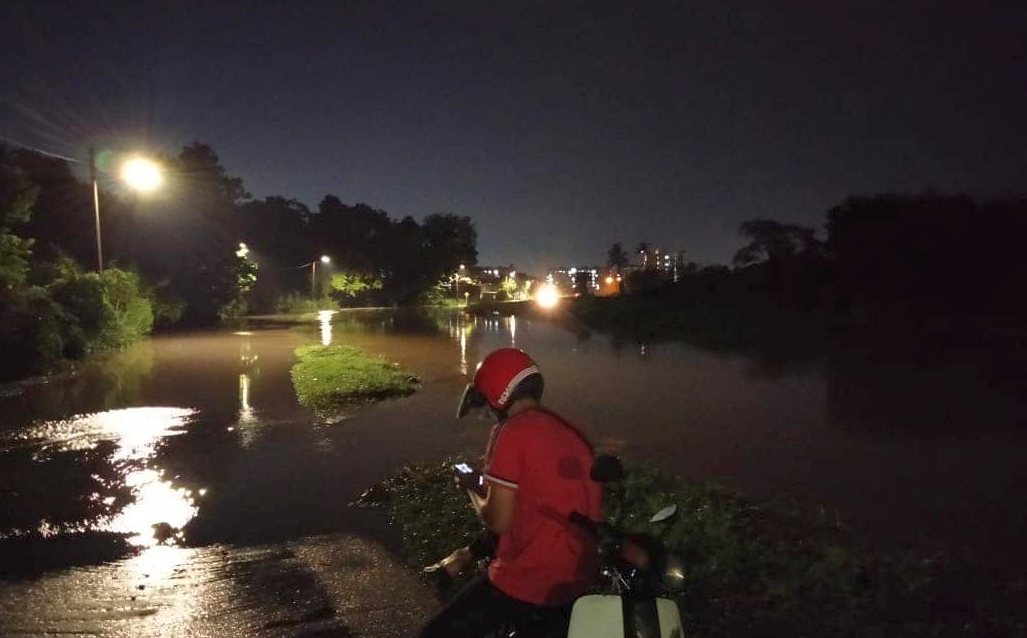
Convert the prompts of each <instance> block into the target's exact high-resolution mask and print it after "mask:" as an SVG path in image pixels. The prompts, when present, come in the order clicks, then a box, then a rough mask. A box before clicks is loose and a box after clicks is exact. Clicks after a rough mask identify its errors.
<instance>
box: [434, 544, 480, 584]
mask: <svg viewBox="0 0 1027 638" xmlns="http://www.w3.org/2000/svg"><path fill="white" fill-rule="evenodd" d="M473 562H474V555H473V554H472V553H471V548H470V547H461V548H460V549H456V550H453V552H452V553H451V554H450V555H449V556H446V557H445V558H443V559H442V560H440V561H439V562H437V563H435V564H434V565H428V566H427V567H425V568H424V570H423V571H424V573H426V574H435V573H439V572H443V573H445V575H446V576H448V577H449V578H450V579H453V578H456V577H457V576H459V575H460V572H462V571H464V570H465V569H467V567H468V566H470V564H471V563H473Z"/></svg>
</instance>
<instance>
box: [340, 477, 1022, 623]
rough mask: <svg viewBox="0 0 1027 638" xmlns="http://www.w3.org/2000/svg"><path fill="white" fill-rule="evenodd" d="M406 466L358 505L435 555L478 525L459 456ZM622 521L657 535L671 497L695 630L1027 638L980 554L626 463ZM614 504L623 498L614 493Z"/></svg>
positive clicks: (1007, 591) (684, 608)
mask: <svg viewBox="0 0 1027 638" xmlns="http://www.w3.org/2000/svg"><path fill="white" fill-rule="evenodd" d="M457 461H458V460H456V459H449V460H447V461H446V462H443V463H440V464H432V465H417V466H410V467H406V468H403V470H401V471H400V472H399V473H398V474H396V475H395V476H392V477H390V478H387V479H386V480H384V481H382V483H380V484H379V485H377V486H375V487H374V488H372V489H370V490H368V491H367V492H365V493H364V495H362V496H361V497H360V498H359V499H357V500H356V501H355V502H354V503H352V504H351V505H354V506H364V507H377V506H380V507H386V508H387V509H388V510H389V513H390V516H391V519H392V521H393V523H394V524H396V525H398V526H399V527H400V529H401V532H402V536H403V541H404V547H405V551H406V554H407V556H406V557H407V559H408V560H409V561H410V562H411V564H412V565H414V566H423V565H426V564H429V563H433V562H435V561H436V560H438V559H439V558H441V557H442V556H445V555H446V554H448V553H449V552H450V551H451V550H452V549H454V548H456V547H459V546H462V545H464V544H466V543H467V542H468V540H469V539H471V538H472V537H473V536H474V535H475V534H476V533H477V532H478V530H479V529H480V523H479V522H478V521H477V520H476V518H475V516H474V515H473V513H472V512H471V510H470V507H469V506H468V504H467V499H466V496H465V495H464V494H463V493H461V492H459V491H458V490H456V489H454V486H453V482H452V473H451V470H450V468H451V464H452V463H453V462H457ZM625 467H626V471H627V478H626V479H625V481H624V492H623V502H624V516H623V518H622V526H623V527H625V528H626V529H628V530H631V531H640V532H649V533H656V532H657V530H655V529H650V525H649V523H648V519H649V517H650V516H651V515H652V514H653V513H655V512H656V511H657V510H659V509H660V508H662V507H663V506H665V505H668V504H670V503H676V504H677V505H678V509H679V515H678V517H677V519H676V520H675V521H674V522H673V523H672V524H671V525H670V527H669V528H668V529H666V531H665V532H664V536H663V538H664V540H665V542H666V543H667V545H668V546H669V547H670V548H671V549H672V551H674V552H675V553H677V554H678V555H679V556H681V557H682V558H683V559H684V561H685V567H686V573H687V576H686V578H687V585H686V588H685V590H684V592H682V593H681V595H680V596H679V598H678V604H679V607H680V609H681V612H682V615H683V618H684V619H685V621H686V623H687V625H688V631H686V634H687V635H689V636H706V637H720V636H724V637H727V636H731V637H735V638H737V637H739V636H746V637H748V636H775V635H776V636H787V635H793V636H796V635H797V636H825V637H826V636H895V635H902V636H964V637H965V636H982V637H983V636H1022V635H1024V624H1023V623H1024V618H1023V612H1021V611H1019V607H1018V603H1017V602H1016V601H1017V600H1018V599H1019V595H1022V594H1019V593H1018V590H1017V589H1016V586H1015V584H1013V583H1009V584H1008V585H1007V586H1005V587H1003V586H1002V585H1001V584H999V583H997V582H995V581H993V580H990V579H988V578H982V574H980V573H979V570H977V569H975V567H974V566H973V565H970V564H957V562H956V561H952V560H951V559H950V560H948V561H938V560H925V559H923V558H922V557H914V556H903V557H895V556H883V555H879V554H875V553H873V552H870V551H866V550H861V549H858V548H857V547H856V545H855V543H853V542H852V541H851V539H848V538H847V537H846V535H845V532H844V530H841V529H839V528H838V526H837V524H836V523H835V522H834V521H833V520H832V519H831V517H828V516H822V515H820V514H813V515H798V514H796V513H794V512H793V513H783V512H778V511H774V510H770V509H765V508H762V507H760V506H757V505H755V504H752V503H749V502H747V501H745V500H744V499H742V498H740V497H738V496H737V495H735V494H732V493H730V492H728V491H726V490H724V489H721V488H718V487H715V486H711V485H707V484H700V483H694V482H690V481H686V480H683V479H679V478H672V477H668V476H666V475H664V474H661V473H660V472H658V471H657V470H655V469H654V468H653V467H651V466H649V465H646V464H640V463H625ZM605 506H606V508H607V510H608V511H615V510H616V508H617V507H618V503H617V499H616V498H615V496H614V495H613V494H611V493H608V494H607V495H606V500H605Z"/></svg>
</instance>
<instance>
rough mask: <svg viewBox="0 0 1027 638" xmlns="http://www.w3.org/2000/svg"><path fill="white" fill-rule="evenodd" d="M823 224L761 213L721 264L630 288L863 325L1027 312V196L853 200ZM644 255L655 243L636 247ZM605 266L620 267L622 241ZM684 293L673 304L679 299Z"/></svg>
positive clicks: (637, 277) (634, 276) (651, 273)
mask: <svg viewBox="0 0 1027 638" xmlns="http://www.w3.org/2000/svg"><path fill="white" fill-rule="evenodd" d="M825 229H826V237H824V238H823V239H822V238H821V237H820V236H818V235H819V233H818V231H817V229H816V228H814V227H812V226H804V225H798V224H790V223H784V222H780V221H777V220H773V219H767V218H755V219H750V220H747V221H745V222H743V223H742V224H741V225H740V227H739V229H738V232H739V234H740V235H741V236H742V237H744V238H745V240H746V242H747V243H746V244H745V245H744V246H742V248H740V249H739V250H738V251H737V252H736V253H735V256H734V259H733V260H732V266H733V268H729V267H727V266H723V265H714V266H707V267H705V268H700V267H699V266H698V265H697V264H694V263H688V264H685V265H684V268H682V269H681V271H680V273H679V281H678V282H677V283H676V284H672V283H671V282H669V281H667V276H666V274H665V273H661V272H658V271H656V270H654V269H652V268H649V269H645V268H643V269H641V270H638V271H635V272H632V273H631V274H630V275H629V276H628V277H627V278H626V283H625V292H626V293H628V294H632V293H640V294H657V295H658V296H662V297H663V298H664V300H665V301H666V302H667V303H677V302H679V303H680V304H686V305H687V304H695V303H703V304H707V305H710V306H715V307H722V308H723V307H734V308H737V309H739V310H740V311H742V312H747V313H759V312H763V313H766V314H768V315H769V314H772V312H773V310H774V309H783V310H786V311H788V312H794V311H801V312H818V313H827V314H831V315H834V316H836V317H849V318H852V319H855V320H858V321H873V322H879V323H886V322H887V321H889V320H895V319H898V318H912V319H916V318H935V319H945V320H951V319H960V320H962V319H966V320H969V321H977V322H979V321H980V320H991V321H997V322H1006V321H1008V320H1011V319H1017V318H1019V319H1023V318H1024V317H1025V316H1027V304H1025V303H1024V301H1023V296H1022V293H1021V292H1020V288H1021V287H1022V285H1023V284H1022V282H1024V281H1027V260H1024V259H1023V258H1022V257H1021V253H1020V244H1021V243H1022V241H1023V238H1024V237H1025V236H1027V199H1024V198H1016V197H1007V198H994V199H987V200H984V199H974V198H971V197H969V196H966V195H946V194H938V193H924V194H918V195H903V194H880V195H870V196H853V197H848V198H846V199H845V200H844V201H842V202H840V203H839V204H837V205H835V206H833V207H831V208H830V209H829V210H828V211H827V214H826V223H825ZM639 246H640V248H639V250H640V251H642V252H643V254H644V251H645V248H646V247H647V246H648V244H645V243H642V244H639ZM608 254H609V259H608V265H609V266H610V267H611V268H623V267H624V266H626V265H627V255H626V253H625V252H624V251H623V249H622V247H621V245H620V244H614V246H613V247H611V249H610V251H609V253H608ZM674 300H676V302H675V301H674Z"/></svg>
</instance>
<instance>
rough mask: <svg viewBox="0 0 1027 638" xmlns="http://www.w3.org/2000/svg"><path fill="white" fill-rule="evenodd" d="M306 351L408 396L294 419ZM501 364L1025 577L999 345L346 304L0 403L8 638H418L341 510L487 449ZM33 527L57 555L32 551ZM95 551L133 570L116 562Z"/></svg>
mask: <svg viewBox="0 0 1027 638" xmlns="http://www.w3.org/2000/svg"><path fill="white" fill-rule="evenodd" d="M317 342H321V343H349V344H354V345H357V346H359V347H361V348H364V349H365V350H367V351H369V352H375V353H380V354H383V355H384V356H386V357H388V358H389V359H391V360H394V361H398V362H400V363H401V364H402V365H403V366H404V367H406V368H408V369H410V370H412V371H414V372H415V373H416V374H417V375H418V376H420V378H421V379H422V382H423V385H422V388H421V390H420V391H418V392H417V393H416V394H414V395H413V396H411V397H408V398H404V399H400V400H395V401H389V402H385V403H380V404H376V405H371V406H365V407H361V408H359V409H355V410H353V411H352V412H351V413H349V414H347V415H346V416H345V417H344V418H343V419H342V420H341V421H340V422H336V423H326V422H324V421H323V420H320V419H318V418H316V417H314V416H313V415H311V414H309V413H308V412H306V411H305V410H303V409H302V408H301V407H300V406H298V405H297V403H296V400H295V395H294V393H293V389H292V386H291V382H290V379H289V368H290V367H291V365H292V363H293V362H294V356H293V351H294V349H295V348H296V347H297V346H299V345H302V344H305V343H317ZM508 345H514V346H517V347H521V348H524V349H525V350H527V351H528V352H530V353H531V354H532V355H533V356H534V357H535V358H536V359H537V360H538V362H539V364H540V366H541V368H542V369H543V371H544V372H545V373H546V375H547V390H546V392H547V399H548V403H549V404H550V405H551V407H554V408H556V409H558V410H559V411H561V412H564V413H565V414H566V415H567V416H569V417H570V418H571V419H572V420H575V421H576V422H578V423H579V424H580V425H581V426H582V427H583V429H585V430H586V431H587V432H588V433H589V435H590V436H591V437H592V438H593V439H594V440H595V441H596V442H597V443H598V444H599V445H600V446H601V447H604V448H607V449H612V450H615V451H617V452H619V453H621V454H623V455H626V456H633V457H639V458H648V459H652V460H654V461H655V462H657V463H658V464H659V465H661V466H662V467H664V468H665V469H667V470H669V471H673V472H675V473H679V474H684V475H687V476H691V477H693V478H697V479H704V480H710V481H715V482H717V483H720V484H723V485H725V486H727V487H730V488H732V489H735V490H739V491H741V492H743V493H745V494H747V495H749V496H751V497H752V498H754V499H757V500H761V501H765V500H774V501H777V502H784V503H788V502H793V501H794V502H795V503H796V504H798V505H800V506H803V507H813V508H816V507H821V506H823V507H825V508H827V509H828V510H831V511H835V510H837V512H838V516H839V517H841V518H842V520H843V521H844V522H845V523H847V524H849V525H850V526H851V527H852V529H853V531H854V532H855V533H856V534H857V535H858V536H860V537H863V538H866V539H867V540H868V542H871V543H872V544H874V545H878V546H887V547H899V548H901V547H905V546H916V547H920V548H923V551H925V552H928V551H936V550H938V549H943V550H948V551H957V552H969V553H973V554H976V555H979V556H981V557H982V558H984V559H987V560H989V561H995V562H1007V563H1008V562H1012V563H1014V564H1019V565H1021V566H1022V565H1023V564H1024V561H1023V552H1022V550H1020V549H1019V548H1018V547H1017V546H1018V545H1019V539H1021V538H1023V537H1024V536H1027V520H1025V514H1024V511H1023V509H1022V507H1021V505H1020V501H1021V500H1022V497H1021V491H1022V486H1023V485H1025V484H1027V480H1025V479H1027V462H1025V461H1027V429H1025V427H1024V426H1025V423H1027V409H1025V407H1024V402H1023V400H1022V391H1023V390H1024V388H1023V387H1022V386H1023V383H1022V375H1020V374H1019V373H1018V372H1017V371H1020V370H1022V367H1021V366H1020V365H1019V363H1018V362H1017V361H1011V360H1010V357H1009V356H1008V352H1004V351H1002V350H1001V349H996V348H994V347H991V346H980V345H979V344H978V345H974V346H967V347H945V348H943V349H939V348H938V347H935V346H933V345H932V344H921V345H920V346H917V347H906V346H905V345H901V344H900V345H896V344H890V345H888V346H884V345H881V344H877V345H874V344H862V345H861V346H859V347H850V348H848V349H846V348H842V347H838V348H832V349H831V350H830V351H829V352H813V353H810V352H803V353H801V354H795V355H794V356H789V355H788V354H785V355H782V353H780V352H774V353H772V356H770V355H768V353H760V352H758V351H745V350H732V349H730V348H727V349H725V348H724V347H723V344H718V346H717V347H716V348H712V347H710V346H709V345H707V344H703V343H699V342H696V343H691V344H690V343H680V342H674V343H640V342H636V341H632V340H615V339H611V338H610V337H607V336H603V335H600V334H588V333H584V332H582V331H577V332H570V331H567V330H564V329H563V328H560V327H559V326H556V325H554V324H550V323H546V322H537V321H536V322H530V321H525V320H519V319H516V318H498V317H497V318H488V319H481V318H479V319H473V318H465V317H463V316H461V315H458V314H453V313H425V312H405V311H401V312H394V311H388V312H386V311H356V312H348V313H338V314H337V315H335V316H334V317H326V318H325V321H324V322H322V323H321V324H311V325H308V326H304V327H289V326H283V325H274V324H269V323H261V322H253V323H250V324H248V325H244V326H240V327H238V328H237V329H233V330H224V331H218V332H206V333H196V334H187V335H175V336H165V337H158V338H154V339H151V340H149V341H148V342H146V343H143V344H139V345H138V346H136V347H134V348H132V349H130V350H128V351H126V352H124V353H120V354H119V355H117V356H114V357H111V358H109V359H107V360H104V361H100V362H95V363H92V364H89V365H86V366H84V367H83V368H82V369H81V370H80V371H79V372H78V373H77V374H76V375H74V376H72V377H70V378H67V379H61V380H54V381H51V382H49V383H45V384H35V385H29V386H26V387H24V388H23V389H22V390H21V392H20V393H16V394H14V395H11V396H5V397H4V398H0V476H2V477H3V486H2V487H0V535H2V537H3V539H4V540H0V551H2V556H3V558H0V561H2V562H0V573H2V574H4V578H5V579H6V581H7V582H6V583H4V582H0V605H2V608H0V610H2V612H3V613H2V614H0V633H10V634H13V633H42V632H44V631H82V632H86V633H89V632H93V633H100V634H104V635H119V634H120V635H160V634H161V632H162V631H163V632H165V633H166V632H167V631H168V628H169V627H171V626H177V627H183V626H188V627H190V628H191V629H192V631H193V633H195V634H196V635H201V634H202V635H229V634H231V633H233V632H236V633H238V632H242V633H254V632H257V631H258V630H259V631H260V632H270V633H271V634H275V635H278V634H287V635H293V634H297V633H300V634H302V633H303V632H305V631H321V630H322V629H324V630H325V631H329V630H331V631H334V630H335V629H338V631H340V632H345V631H352V630H354V628H361V627H374V626H376V625H375V623H376V622H378V620H376V619H375V618H374V614H384V615H386V616H388V617H390V618H393V621H392V622H393V623H399V624H402V623H404V622H408V621H409V622H416V617H417V614H419V613H423V609H424V608H425V607H426V606H430V597H428V596H427V594H426V593H425V592H424V591H423V590H421V589H418V586H417V585H416V583H415V581H413V579H412V578H411V577H410V574H409V572H408V571H406V572H405V571H404V569H405V568H403V567H401V566H399V565H398V564H395V562H394V561H393V560H392V559H391V557H390V553H389V551H388V550H389V546H390V544H389V534H388V530H387V529H385V528H384V527H383V526H382V523H381V521H376V520H372V519H371V518H369V517H368V516H367V515H366V514H364V513H362V512H360V511H353V510H350V509H348V508H347V507H346V506H345V504H346V503H347V502H348V501H349V499H351V498H352V497H353V496H354V495H356V494H358V493H359V492H360V491H361V490H362V489H363V488H364V487H365V486H367V485H368V484H370V483H372V482H374V481H375V480H377V479H378V478H380V477H382V476H383V475H385V474H387V473H389V472H391V471H393V470H394V469H396V468H397V467H400V466H402V465H403V464H404V463H407V462H410V461H415V460H432V459H439V458H442V457H444V456H445V455H447V454H449V453H453V452H461V451H475V450H479V449H480V448H481V446H482V445H483V442H484V438H485V436H486V432H487V426H488V423H487V422H485V421H481V420H475V419H465V420H463V421H457V420H456V419H455V418H453V410H454V407H455V401H456V397H457V396H458V394H459V390H460V388H461V387H462V384H463V383H464V376H465V375H466V374H467V372H468V371H470V370H473V367H474V365H475V363H476V362H477V361H478V360H479V359H480V358H481V357H482V356H483V355H484V354H485V353H487V352H489V351H491V350H492V349H494V348H497V347H501V346H508ZM732 352H733V353H732ZM739 352H742V354H739ZM40 532H42V533H44V534H45V535H47V536H48V537H49V538H50V539H51V540H50V541H47V542H46V543H43V544H42V545H40V544H39V543H36V542H28V541H26V539H32V538H34V537H36V536H38V534H39V533H40ZM110 534H117V535H119V536H117V538H123V537H127V539H128V542H129V543H130V544H131V545H132V546H134V547H136V548H137V550H136V553H135V554H134V555H133V556H131V557H129V558H124V559H121V560H118V557H119V556H120V555H121V550H120V549H119V547H120V546H118V547H114V548H113V549H112V548H111V547H109V546H108V545H107V544H105V543H107V540H108V538H109V535H110ZM97 538H99V539H100V540H99V541H97ZM62 539H63V540H64V541H66V542H64V543H63V545H61V546H60V549H59V550H58V549H54V547H55V545H54V540H56V541H58V542H60V541H61V540H62ZM339 548H346V549H345V551H343V550H341V549H339ZM1007 548H1009V549H1007ZM340 557H341V558H340ZM340 561H341V562H340ZM361 570H362V571H361ZM358 573H360V574H363V575H362V576H360V578H362V579H364V580H367V579H370V578H372V577H376V578H379V579H381V578H383V574H389V575H390V576H389V577H391V578H392V579H393V581H392V582H394V583H400V582H402V583H403V585H402V586H401V585H399V584H395V586H394V587H393V586H392V585H390V584H386V585H384V587H386V588H390V589H392V588H394V589H396V592H397V593H396V599H397V601H396V602H393V603H390V604H391V608H390V611H389V612H388V613H386V612H384V611H382V610H383V609H384V607H383V606H382V603H381V600H380V598H381V596H376V595H375V593H374V591H373V590H369V589H367V588H360V587H356V588H355V587H353V581H352V579H351V578H350V576H354V575H355V574H358ZM411 583H414V584H411ZM404 587H406V588H407V589H404ZM283 588H284V589H288V590H289V591H293V592H295V596H294V598H289V597H288V596H285V598H284V599H283V597H282V595H276V594H275V593H274V592H277V591H280V590H283ZM76 592H77V593H76ZM203 592H207V593H203ZM240 592H242V593H240ZM243 594H245V595H243ZM236 596H241V598H240V599H239V600H241V601H242V602H238V604H235V605H234V606H233V605H232V604H231V603H230V601H232V600H233V597H236ZM362 596H363V598H362ZM31 601H36V603H38V608H37V607H36V606H33V603H32V602H31ZM39 601H43V602H42V603H39ZM283 601H284V602H283ZM219 606H222V607H224V609H226V610H230V611H226V612H225V614H223V615H220V616H219V615H218V614H217V613H216V611H217V608H218V607H219ZM385 607H389V605H385ZM375 610H377V611H375ZM212 611H213V612H214V616H211V612H212ZM161 618H163V619H170V618H174V619H177V620H175V621H174V622H171V621H170V620H169V621H168V622H171V624H167V623H164V622H162V621H160V620H159V619H161ZM147 619H148V620H147ZM155 619H158V620H155ZM411 619H412V620H411ZM175 623H177V624H175ZM332 623H336V624H337V625H338V626H337V627H336V625H333V624H332ZM332 627H335V629H332ZM162 628H163V629H162ZM201 629H202V630H201ZM379 630H380V631H381V632H382V635H386V634H388V633H389V631H393V632H394V631H395V630H396V627H395V626H393V627H392V629H391V630H389V631H386V630H385V629H384V628H379ZM171 633H175V632H171ZM338 635H348V634H346V633H339V634H338ZM371 635H374V632H373V631H371Z"/></svg>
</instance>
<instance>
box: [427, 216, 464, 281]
mask: <svg viewBox="0 0 1027 638" xmlns="http://www.w3.org/2000/svg"><path fill="white" fill-rule="evenodd" d="M422 228H423V233H424V243H423V252H422V255H423V259H424V271H425V275H426V279H427V280H428V281H432V282H437V281H441V280H442V279H444V278H446V277H451V276H452V274H453V273H454V272H456V271H457V269H458V268H460V264H464V265H465V266H468V267H470V266H473V265H475V264H477V263H478V250H477V248H476V244H477V241H478V232H477V231H476V230H475V228H474V222H473V221H471V218H470V217H466V216H464V217H461V216H459V215H453V214H450V213H437V214H434V215H428V216H427V217H425V218H424V224H423V225H422Z"/></svg>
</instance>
